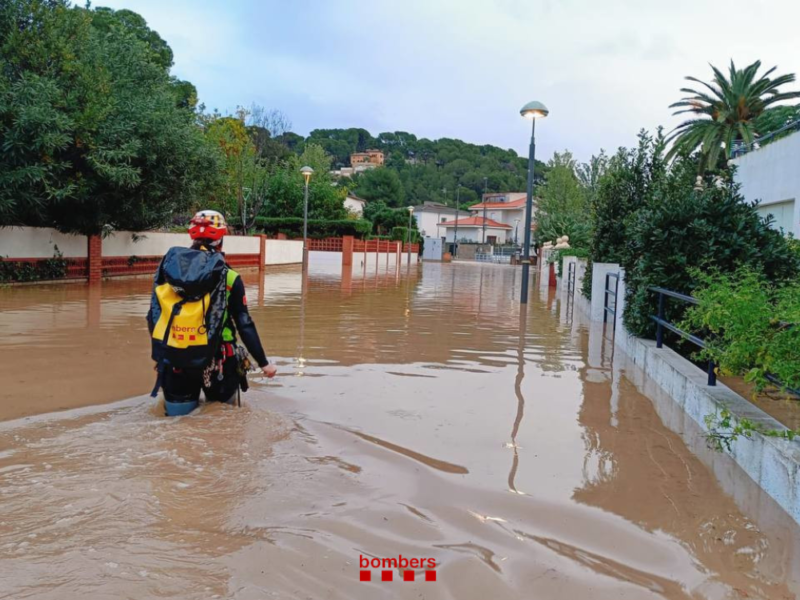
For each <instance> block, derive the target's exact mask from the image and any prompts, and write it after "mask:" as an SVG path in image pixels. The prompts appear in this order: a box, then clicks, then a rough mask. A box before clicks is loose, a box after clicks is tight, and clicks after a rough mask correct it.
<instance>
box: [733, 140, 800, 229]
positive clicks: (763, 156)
mask: <svg viewBox="0 0 800 600" xmlns="http://www.w3.org/2000/svg"><path fill="white" fill-rule="evenodd" d="M731 163H732V164H734V165H736V167H737V169H736V176H735V177H736V181H738V182H739V183H741V185H742V194H743V195H744V197H745V198H746V199H747V200H750V201H753V200H760V201H761V203H760V205H759V212H760V213H762V214H763V215H765V216H766V214H768V213H772V214H773V215H774V216H775V217H776V225H780V226H783V228H784V230H785V231H786V233H793V234H794V235H795V237H798V236H800V168H799V167H798V165H800V132H797V133H793V134H792V135H790V136H787V137H785V138H783V139H780V140H777V141H775V142H772V143H770V144H767V145H766V146H764V147H763V148H760V149H758V150H754V151H752V152H749V153H747V154H745V155H744V156H740V157H738V158H734V159H733V160H731ZM771 206H772V209H770V207H771Z"/></svg>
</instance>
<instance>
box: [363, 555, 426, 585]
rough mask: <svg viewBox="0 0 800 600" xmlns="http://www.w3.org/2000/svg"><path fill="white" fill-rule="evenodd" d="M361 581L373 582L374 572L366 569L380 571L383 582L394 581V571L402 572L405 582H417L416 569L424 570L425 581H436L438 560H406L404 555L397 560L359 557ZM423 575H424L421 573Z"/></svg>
mask: <svg viewBox="0 0 800 600" xmlns="http://www.w3.org/2000/svg"><path fill="white" fill-rule="evenodd" d="M358 567H359V569H360V570H359V580H360V581H372V571H371V570H366V569H370V568H371V569H379V570H381V571H380V580H381V581H394V571H395V570H400V571H402V580H403V581H415V580H416V576H417V573H416V571H415V569H420V570H422V571H423V572H424V573H425V575H424V579H425V581H436V571H435V570H434V569H436V559H434V558H406V557H405V556H403V555H402V554H401V555H399V556H398V557H397V558H394V557H393V558H375V557H369V556H364V555H362V554H359V555H358ZM420 575H422V573H420Z"/></svg>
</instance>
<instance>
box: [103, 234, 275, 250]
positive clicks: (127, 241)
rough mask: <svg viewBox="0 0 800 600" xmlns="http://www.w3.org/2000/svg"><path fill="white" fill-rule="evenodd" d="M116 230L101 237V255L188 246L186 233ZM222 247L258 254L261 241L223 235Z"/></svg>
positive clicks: (254, 237) (246, 237)
mask: <svg viewBox="0 0 800 600" xmlns="http://www.w3.org/2000/svg"><path fill="white" fill-rule="evenodd" d="M136 236H137V238H136V239H137V241H134V237H133V235H132V233H131V232H130V231H116V232H114V233H112V234H111V235H109V236H108V237H107V238H104V239H103V256H161V255H163V254H166V252H167V250H169V249H170V248H172V247H174V246H184V247H188V246H189V245H191V239H190V238H189V234H188V233H164V232H156V231H145V232H140V233H137V234H136ZM224 249H225V252H226V253H227V254H258V253H259V252H260V251H261V241H260V239H259V238H258V237H256V236H240V235H228V236H225V243H224Z"/></svg>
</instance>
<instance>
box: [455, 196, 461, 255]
mask: <svg viewBox="0 0 800 600" xmlns="http://www.w3.org/2000/svg"><path fill="white" fill-rule="evenodd" d="M460 203H461V184H460V183H459V184H458V187H457V188H456V230H455V231H454V232H453V259H456V258H457V257H458V207H459V205H460Z"/></svg>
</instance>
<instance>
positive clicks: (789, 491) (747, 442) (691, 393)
mask: <svg viewBox="0 0 800 600" xmlns="http://www.w3.org/2000/svg"><path fill="white" fill-rule="evenodd" d="M593 267H594V269H593V272H592V301H591V305H589V304H587V303H584V304H581V303H579V302H577V300H576V305H578V306H580V307H581V309H582V310H583V311H584V313H585V314H587V315H588V316H589V317H590V320H591V321H594V322H598V321H602V320H603V313H604V312H605V311H604V310H603V307H604V301H603V298H604V295H605V293H604V290H605V279H606V278H605V275H606V273H609V272H612V273H619V286H618V288H617V304H616V315H615V318H613V317H612V316H611V315H609V317H608V322H607V324H606V335H613V336H614V344H615V345H616V346H617V347H618V348H619V349H621V350H622V351H624V352H625V354H626V355H627V356H628V357H629V360H631V361H632V362H633V363H634V364H636V365H637V366H638V367H639V368H640V369H641V370H642V371H643V372H644V373H645V374H646V375H647V376H649V377H650V379H651V380H652V381H653V382H654V383H655V384H656V385H658V387H660V388H661V389H662V390H663V391H664V392H665V393H666V394H667V395H668V396H669V398H671V399H672V401H673V402H675V403H676V404H677V406H679V407H680V408H681V410H682V414H683V415H685V418H686V419H690V420H691V421H692V423H693V424H694V425H695V426H698V427H699V428H700V429H701V430H702V431H704V432H706V431H708V428H707V426H706V423H705V417H706V415H710V414H711V415H713V414H715V413H718V412H719V411H721V410H722V409H727V410H729V411H730V412H731V414H732V415H734V417H735V418H737V419H748V420H750V421H752V422H753V423H755V424H756V425H757V426H760V427H762V428H764V429H767V430H777V431H782V430H785V429H786V427H784V426H783V425H782V424H781V423H779V422H778V421H776V420H775V419H773V418H772V417H770V416H769V415H767V414H766V413H765V412H764V411H762V410H761V409H760V408H758V407H757V406H755V405H753V404H751V403H750V402H748V401H747V400H746V399H744V398H743V397H742V396H740V395H739V394H737V393H736V392H734V391H733V390H731V389H730V388H728V387H727V386H725V385H724V384H722V383H717V385H716V386H709V385H708V379H707V374H706V372H705V371H704V370H702V369H700V368H698V367H696V366H695V365H693V364H692V363H691V362H689V361H688V360H686V359H685V358H683V357H682V356H680V355H679V354H677V353H676V352H674V351H673V350H671V349H669V348H667V347H662V348H657V347H656V342H655V341H653V340H645V339H641V338H637V337H635V336H633V335H630V334H629V333H628V332H627V331H626V329H625V326H624V323H623V320H622V316H623V312H624V308H625V306H624V305H625V271H624V270H623V269H621V268H620V267H619V265H614V264H609V263H603V264H599V263H596V264H595V265H593ZM565 272H566V271H565ZM563 288H566V285H565V284H564V283H563V282H562V289H563ZM562 293H563V292H562ZM575 294H576V299H577V298H578V297H579V296H580V287H579V286H578V285H577V283H576V290H575ZM598 295H599V297H598ZM611 328H613V334H612V332H611V331H610V330H611ZM731 457H732V458H733V460H734V461H735V462H736V464H737V465H739V467H741V469H742V470H743V471H744V472H745V473H747V474H748V475H749V476H750V478H751V479H752V480H753V481H755V482H756V483H757V484H758V485H759V487H760V488H761V489H762V490H764V492H766V493H767V494H768V495H769V496H770V497H771V498H773V499H774V500H775V501H776V502H777V503H778V505H780V506H781V507H782V508H783V509H784V510H785V511H786V512H787V513H788V514H789V515H790V516H791V517H792V518H793V519H794V520H795V521H796V522H798V523H800V441H798V440H793V441H788V440H783V439H778V438H774V437H767V436H763V435H761V434H758V433H755V434H753V435H752V437H751V438H750V439H748V438H745V437H739V438H738V439H737V440H736V441H734V442H733V443H732V447H731Z"/></svg>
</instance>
